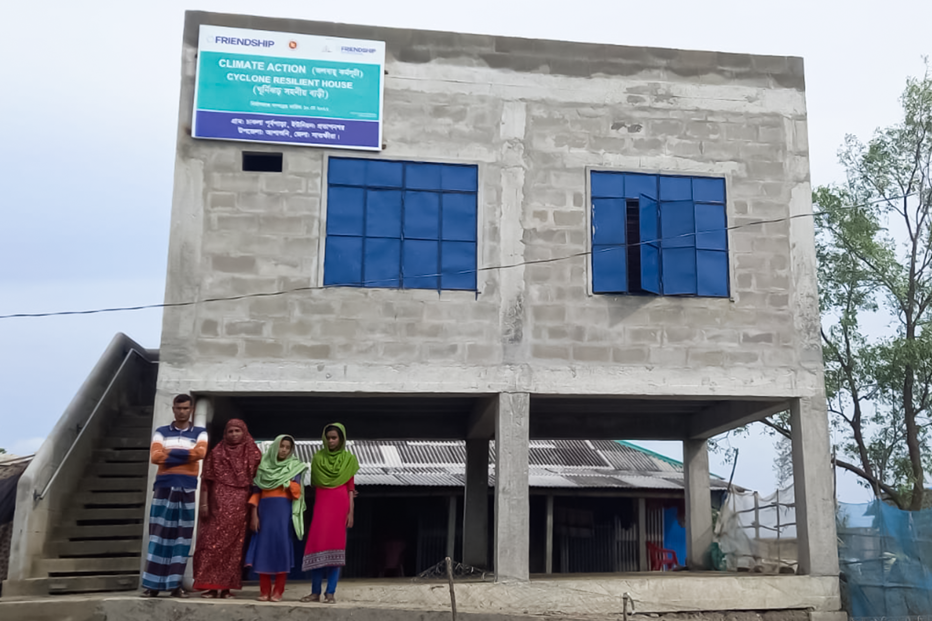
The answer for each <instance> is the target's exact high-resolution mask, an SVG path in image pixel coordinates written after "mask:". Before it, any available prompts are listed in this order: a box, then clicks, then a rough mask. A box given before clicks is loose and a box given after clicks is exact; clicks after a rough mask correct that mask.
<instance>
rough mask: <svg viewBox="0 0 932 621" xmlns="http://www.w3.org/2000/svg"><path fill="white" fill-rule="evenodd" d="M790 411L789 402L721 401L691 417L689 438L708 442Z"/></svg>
mask: <svg viewBox="0 0 932 621" xmlns="http://www.w3.org/2000/svg"><path fill="white" fill-rule="evenodd" d="M788 409H790V404H789V402H787V401H746V400H742V401H720V402H718V403H716V404H715V405H712V406H710V407H708V408H706V409H705V410H703V411H701V412H699V414H697V415H695V416H692V417H690V419H689V435H688V437H689V438H690V439H693V440H706V439H708V438H711V437H714V436H717V435H718V434H720V433H724V432H726V431H728V430H730V429H735V428H737V427H742V426H744V425H747V424H748V423H753V422H754V421H758V420H763V419H765V418H767V417H768V416H773V415H774V414H777V413H779V412H784V411H786V410H788Z"/></svg>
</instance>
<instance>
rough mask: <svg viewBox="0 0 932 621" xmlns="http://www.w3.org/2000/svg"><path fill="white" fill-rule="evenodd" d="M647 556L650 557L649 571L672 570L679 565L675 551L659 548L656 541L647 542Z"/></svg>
mask: <svg viewBox="0 0 932 621" xmlns="http://www.w3.org/2000/svg"><path fill="white" fill-rule="evenodd" d="M647 558H648V559H650V570H651V571H665V570H668V569H669V570H673V569H676V567H677V566H678V565H679V562H678V561H677V560H676V552H674V551H673V550H668V549H666V548H661V547H660V546H658V545H657V544H656V543H651V542H649V541H648V542H647Z"/></svg>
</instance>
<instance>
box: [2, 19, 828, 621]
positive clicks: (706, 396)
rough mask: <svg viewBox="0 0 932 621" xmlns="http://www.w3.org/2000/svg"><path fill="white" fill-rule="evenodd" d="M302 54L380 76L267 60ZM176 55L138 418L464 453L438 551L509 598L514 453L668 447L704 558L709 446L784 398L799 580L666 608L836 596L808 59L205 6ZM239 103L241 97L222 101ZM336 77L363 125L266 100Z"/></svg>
mask: <svg viewBox="0 0 932 621" xmlns="http://www.w3.org/2000/svg"><path fill="white" fill-rule="evenodd" d="M320 37H326V38H329V42H325V43H323V44H320V49H319V52H320V53H321V54H329V53H332V54H337V55H340V54H342V56H340V57H341V58H343V59H344V60H345V59H346V58H349V57H351V56H354V55H355V56H359V57H360V58H363V57H366V58H363V59H362V60H359V61H358V62H360V63H369V64H368V65H367V66H368V67H369V68H370V69H371V67H372V66H375V67H379V68H380V70H379V72H378V73H381V74H382V75H381V76H380V77H381V80H376V82H377V86H373V83H372V82H371V80H372V74H371V73H369V74H367V75H368V78H365V79H369V80H370V82H368V83H364V82H365V79H359V80H357V78H356V77H354V76H355V75H356V74H354V73H353V69H347V68H345V67H344V68H342V69H333V68H328V67H329V65H322V64H318V65H315V67H318V68H320V67H324V69H320V70H321V71H322V72H325V74H324V77H325V79H324V81H323V82H321V81H320V80H319V79H317V81H316V83H315V78H314V77H313V76H312V75H309V74H307V73H306V71H307V69H306V68H305V69H302V68H300V67H298V64H299V63H297V61H295V63H296V64H295V65H291V64H289V63H285V62H278V61H275V60H271V61H270V60H268V58H273V57H274V58H279V59H280V58H281V57H283V56H285V55H287V54H288V53H292V52H293V53H295V54H297V53H298V52H301V51H302V50H306V49H308V46H309V45H312V44H319V42H320V41H321V40H322V39H320ZM285 48H288V49H285ZM383 48H384V66H382V65H380V64H378V63H377V62H376V61H375V60H372V59H368V60H367V58H368V57H367V56H366V55H367V54H368V55H371V56H372V57H376V56H379V55H380V54H381V53H382V51H381V50H382V49H383ZM275 50H277V51H275ZM289 50H290V51H289ZM181 52H182V53H181V101H180V106H179V119H178V138H177V151H176V159H175V187H174V196H173V204H172V218H171V237H170V248H169V266H168V277H167V290H166V294H165V302H166V303H168V304H180V305H178V306H169V307H168V308H166V309H165V313H164V323H163V331H162V342H161V348H160V352H159V355H158V357H159V359H158V379H157V384H156V390H155V397H154V409H153V411H154V420H153V422H152V424H153V425H162V424H166V423H167V422H168V421H169V420H170V417H171V413H170V412H171V408H170V400H171V398H172V396H173V395H174V394H176V393H179V392H190V393H192V394H194V395H195V397H196V401H197V403H196V417H197V420H199V421H200V422H201V423H204V424H208V425H209V426H210V427H211V429H212V430H214V431H216V430H218V429H222V425H223V423H224V422H225V421H226V420H228V419H229V418H231V417H234V416H235V417H241V418H244V419H245V420H246V421H247V422H248V424H249V425H250V428H251V431H252V432H253V435H255V436H256V437H272V436H274V435H275V434H276V433H291V434H293V435H295V436H296V437H299V438H304V439H311V440H312V439H315V438H319V437H320V432H321V430H322V428H323V426H324V425H325V424H326V423H329V422H332V421H334V420H337V421H340V422H342V423H344V424H346V426H347V429H348V433H349V436H350V439H359V440H458V441H465V443H466V456H467V460H466V461H467V463H466V469H465V499H464V503H463V504H464V505H465V506H464V507H463V522H462V523H463V528H462V542H461V546H462V551H463V552H462V556H463V558H462V559H457V560H462V561H463V562H465V563H467V564H469V565H472V566H475V567H481V568H486V569H488V570H490V571H491V572H494V575H495V577H496V580H497V581H498V583H499V584H496V585H494V587H495V588H498V589H505V590H507V589H509V588H515V589H519V588H524V587H522V586H521V585H523V584H524V583H526V581H528V580H529V577H530V558H531V550H530V545H531V544H530V536H529V530H530V526H529V517H528V516H529V503H530V493H529V482H528V481H529V478H528V476H529V461H528V460H529V443H530V442H531V441H532V440H615V439H631V440H638V439H652V440H674V441H680V442H682V443H683V448H684V467H683V468H684V483H683V485H684V487H685V515H686V519H685V524H686V526H685V528H686V540H687V559H686V561H687V564H688V567H689V568H690V569H694V570H701V569H703V568H706V567H708V564H709V559H708V550H709V546H710V544H711V541H712V511H711V506H710V505H711V500H710V487H709V486H710V483H709V481H710V478H709V465H708V464H709V459H708V452H707V440H708V439H709V438H710V437H712V436H714V435H716V434H719V433H722V432H724V431H726V430H728V429H732V428H735V427H738V426H741V425H745V424H747V423H749V422H751V421H754V420H758V419H761V418H764V417H766V416H769V415H771V414H774V413H777V412H780V411H784V410H789V411H790V412H791V419H792V427H793V460H794V471H795V489H796V515H797V519H798V548H799V550H798V558H799V574H798V575H795V576H772V577H753V578H752V577H746V578H745V579H744V582H742V581H741V580H737V581H735V583H734V585H731V583H729V585H730V586H729V589H732V591H731V593H732V595H731V597H732V599H727V598H726V599H725V600H723V599H721V598H719V596H718V595H716V596H715V597H711V596H710V593H711V592H712V591H710V588H712V587H710V586H709V585H710V583H709V582H708V581H709V580H710V578H708V577H704V575H703V574H698V573H697V574H693V573H690V572H685V573H683V574H678V575H677V576H676V578H675V579H676V581H677V585H678V586H677V589H680V591H678V593H679V596H678V599H677V601H679V602H682V608H680V609H682V610H721V609H722V608H721V606H732V607H733V608H734V607H745V608H747V609H753V610H767V609H782V608H787V609H790V608H809V609H812V610H814V611H816V612H814V613H813V615H816V614H817V613H818V614H823V613H828V612H831V611H835V610H838V602H839V600H838V580H837V576H838V562H837V552H836V549H835V524H834V512H833V501H832V476H831V470H830V461H829V451H828V428H827V417H826V410H825V402H824V401H825V400H824V387H823V377H822V357H821V348H820V341H819V308H818V296H817V291H816V270H815V260H816V259H815V250H814V237H813V223H812V220H811V218H810V217H807V215H806V214H809V213H810V212H811V208H812V207H811V188H810V180H809V159H808V144H807V120H806V97H805V84H804V74H803V62H802V60H801V59H799V58H790V57H775V56H751V55H743V54H726V53H717V52H687V51H679V50H668V49H653V48H635V47H624V46H615V45H598V44H589V43H569V42H558V41H542V40H526V39H516V38H507V37H494V36H480V35H467V34H455V33H442V32H428V31H415V30H406V29H390V28H379V27H372V26H355V25H345V24H333V23H322V22H307V21H297V20H287V19H270V18H259V17H248V16H238V15H225V14H212V13H204V12H188V13H187V14H186V19H185V30H184V41H183V45H182V50H181ZM249 54H251V55H252V56H249ZM259 55H265V57H267V58H266V60H265V61H262V62H266V65H263V67H258V65H256V64H254V63H256V62H258V60H256V59H259V58H260V56H259ZM218 58H219V60H218ZM243 59H245V60H243ZM250 59H253V60H250ZM251 63H252V64H251ZM274 63H277V64H274ZM306 66H309V65H305V67H306ZM334 66H336V65H334ZM360 66H362V65H360ZM257 67H258V68H257ZM382 69H384V71H383V70H382ZM316 70H317V69H315V71H316ZM263 71H265V73H263ZM275 71H277V72H278V73H274V72H275ZM366 71H369V69H366ZM302 72H304V73H302ZM327 72H329V73H327ZM341 72H344V73H341ZM273 74H274V75H273ZM359 75H362V72H361V73H360V74H359ZM211 76H213V77H211ZM230 76H233V77H230ZM237 76H240V77H237ZM257 76H258V77H257ZM263 76H265V77H263ZM213 78H216V79H217V80H218V83H221V82H222V83H224V84H226V85H227V86H224V88H229V89H234V90H229V91H225V90H222V89H221V90H220V91H218V93H219V94H217V93H210V92H208V91H207V90H199V89H200V86H199V84H202V83H203V82H199V80H200V81H203V80H208V79H213ZM353 80H357V81H356V82H353ZM240 82H246V86H245V87H243V86H242V84H240ZM320 85H323V86H320ZM347 85H349V86H347ZM354 85H355V86H354ZM325 87H326V88H325ZM238 88H247V89H249V90H248V93H250V94H248V95H243V97H245V98H246V99H248V98H252V99H251V100H250V101H251V102H252V103H251V104H250V105H252V106H253V108H251V109H249V110H246V111H243V110H230V109H228V108H225V107H224V106H226V105H227V102H228V101H230V98H232V97H234V96H239V95H236V94H237V93H240V92H241V91H238V90H235V89H238ZM353 88H355V89H356V90H354V91H353V92H354V93H356V94H357V95H359V97H364V96H373V93H376V92H377V91H375V90H372V89H379V90H378V92H377V96H378V97H379V99H378V102H379V103H378V108H376V107H375V105H374V104H373V105H372V106H370V108H368V109H367V110H366V111H361V112H358V114H357V116H356V117H352V118H351V117H344V120H340V121H332V122H331V123H324V124H320V122H319V119H318V125H320V126H319V127H316V128H315V127H313V125H314V123H313V122H306V121H298V120H296V119H297V118H298V117H297V116H294V115H295V114H297V113H295V112H294V111H293V110H289V109H288V107H287V105H286V104H275V103H273V104H271V105H272V106H273V107H274V106H276V105H277V106H279V108H278V110H277V111H276V110H274V109H272V112H269V109H268V108H267V107H263V106H268V105H269V104H267V103H262V102H267V101H278V100H275V99H274V98H275V97H278V98H279V99H280V100H281V101H283V102H284V101H292V100H290V99H288V97H289V96H294V97H305V98H316V99H315V101H314V105H312V106H310V108H315V107H316V110H317V112H316V113H315V114H323V115H324V116H326V115H327V114H329V113H328V112H326V111H327V110H328V109H329V110H331V112H332V110H334V109H336V108H337V107H338V106H341V105H343V102H345V101H347V100H345V99H341V98H343V97H345V96H346V97H348V95H347V94H346V92H348V91H349V90H352V89H353ZM275 89H278V90H277V91H276V90H275ZM302 89H303V90H302ZM328 89H329V90H328ZM340 89H343V91H340ZM367 89H369V90H367ZM242 92H245V91H242ZM270 92H271V93H272V94H269V93H270ZM224 93H226V95H224ZM302 93H303V95H302ZM270 97H271V98H272V99H269V98H270ZM195 98H197V101H195ZM327 98H329V99H327ZM307 100H309V99H302V101H307ZM244 101H245V99H244ZM371 101H374V100H371ZM328 106H330V108H328ZM298 109H300V106H298ZM304 109H305V110H308V106H307V105H305V108H304ZM273 112H274V113H277V114H280V115H282V118H284V119H285V120H284V122H282V123H281V125H279V124H278V123H279V121H275V120H270V119H271V116H269V115H272V116H274V114H273ZM304 114H307V115H312V114H311V113H310V112H307V113H304ZM263 115H265V116H263ZM288 115H292V116H291V117H289V116H288ZM354 118H355V119H356V120H353V119H354ZM346 119H349V120H346ZM376 119H377V120H378V124H377V126H376V125H373V124H371V123H369V124H367V121H364V120H368V121H373V120H376ZM302 123H304V124H303V125H302ZM276 132H278V133H276ZM194 136H198V137H194ZM211 138H214V139H211ZM314 141H316V146H308V145H309V144H311V143H312V142H314ZM250 142H251V143H250ZM341 146H352V147H354V149H345V148H340V147H341ZM761 221H764V222H763V223H761ZM191 301H196V302H197V303H196V304H185V303H187V302H191ZM492 439H494V440H495V442H496V447H497V450H496V451H495V456H494V459H495V461H494V465H495V468H494V491H492V492H491V494H490V490H489V441H490V440H492ZM40 457H41V455H37V460H39V461H42V460H41V459H39V458H40ZM37 471H38V470H37ZM150 476H151V475H150ZM490 498H491V501H490V500H489V499H490ZM489 502H491V504H492V507H491V509H490V508H489V504H488V503H489ZM490 510H491V512H492V514H493V515H494V519H493V520H492V524H491V525H489V524H488V522H487V520H486V519H485V516H486V514H487V512H489V511H490ZM24 519H25V518H24ZM490 542H491V544H490ZM489 550H491V553H489ZM14 565H15V563H14ZM23 575H25V574H23ZM651 579H652V580H659V579H660V578H658V577H654V578H651ZM663 579H664V580H670V579H671V578H669V577H667V578H663ZM644 580H646V578H645V579H644ZM756 580H760V581H765V580H766V581H769V582H767V587H766V588H763V587H762V586H761V584H763V583H762V582H755V581H756ZM535 584H536V581H535V580H531V582H530V585H532V586H533V585H535ZM619 584H623V585H624V586H619V587H617V589H618V597H621V592H622V591H625V592H630V594H631V597H633V598H634V599H635V600H636V599H637V598H638V597H639V594H638V593H639V591H637V589H639V588H642V587H643V589H645V591H644V593H648V592H651V589H653V588H654V587H652V586H650V585H651V584H653V583H648V582H644V583H640V582H639V583H637V584H641V585H642V587H635V586H632V585H633V584H634V583H632V582H624V583H619ZM665 584H670V583H669V582H668V583H665ZM490 588H491V587H490ZM541 588H542V589H543V587H541ZM554 588H556V587H554ZM605 588H606V589H607V588H609V587H605ZM716 588H718V587H716ZM768 589H776V590H777V592H780V593H783V594H784V597H782V598H769V597H767V596H766V595H765V593H767V592H772V591H768ZM503 592H504V591H503ZM548 597H549V595H546V589H544V590H542V591H540V592H537V595H536V596H535V601H537V602H541V605H545V604H544V603H545V602H546V601H549V600H548V599H547V598H548ZM644 597H645V600H646V599H649V598H647V596H646V595H645V596H644ZM713 600H714V601H713ZM729 602H740V605H739V604H732V603H729ZM664 605H666V606H667V608H663V607H662V606H661V605H660V604H657V606H661V607H659V608H658V607H655V608H653V610H667V611H669V610H670V608H669V606H674V607H675V605H674V604H664ZM645 606H646V608H645V607H639V608H638V610H639V612H640V611H650V610H652V609H651V607H650V604H645ZM716 606H718V607H716ZM613 610H615V611H616V612H617V610H618V607H617V606H616V607H615V608H614V609H613ZM813 618H815V616H814V617H813Z"/></svg>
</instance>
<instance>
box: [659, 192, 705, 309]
mask: <svg viewBox="0 0 932 621" xmlns="http://www.w3.org/2000/svg"><path fill="white" fill-rule="evenodd" d="M660 232H661V236H662V241H661V243H660V263H661V271H662V273H663V294H664V295H696V293H697V287H696V216H695V206H694V204H693V202H692V201H669V202H662V203H660Z"/></svg>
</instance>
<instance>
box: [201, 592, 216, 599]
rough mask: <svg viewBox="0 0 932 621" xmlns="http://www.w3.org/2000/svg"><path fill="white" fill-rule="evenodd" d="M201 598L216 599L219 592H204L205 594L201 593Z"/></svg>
mask: <svg viewBox="0 0 932 621" xmlns="http://www.w3.org/2000/svg"><path fill="white" fill-rule="evenodd" d="M201 597H203V598H204V599H216V598H217V592H216V591H204V592H203V593H201Z"/></svg>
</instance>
